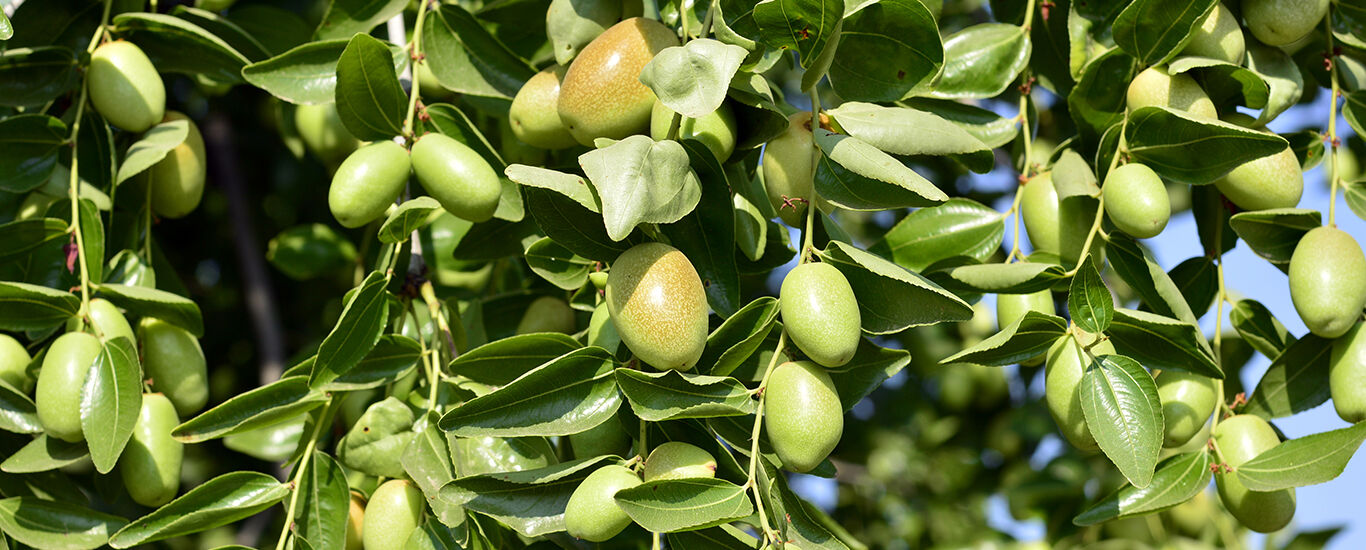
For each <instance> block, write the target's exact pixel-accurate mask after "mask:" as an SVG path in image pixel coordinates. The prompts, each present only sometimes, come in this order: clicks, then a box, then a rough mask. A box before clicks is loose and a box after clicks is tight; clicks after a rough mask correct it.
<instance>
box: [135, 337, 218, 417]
mask: <svg viewBox="0 0 1366 550" xmlns="http://www.w3.org/2000/svg"><path fill="white" fill-rule="evenodd" d="M138 337H139V340H141V341H142V371H143V375H144V376H145V377H147V378H150V379H152V389H153V390H155V391H159V392H161V393H164V394H166V398H167V399H170V400H171V403H174V404H175V410H176V412H177V413H179V414H180V415H181V416H184V417H189V416H191V415H193V414H194V413H196V412H199V410H200V409H202V408H204V404H205V403H207V402H208V401H209V383H208V378H209V376H208V368H207V366H206V365H205V361H204V351H203V350H202V349H200V348H199V340H197V339H196V338H195V337H194V335H193V334H190V332H189V331H187V330H185V329H183V328H180V327H177V326H175V325H172V324H170V323H167V322H165V321H162V320H160V319H154V318H152V317H144V318H143V319H142V322H141V323H139V324H138Z"/></svg>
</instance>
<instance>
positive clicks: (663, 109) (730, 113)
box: [650, 100, 809, 163]
mask: <svg viewBox="0 0 1366 550" xmlns="http://www.w3.org/2000/svg"><path fill="white" fill-rule="evenodd" d="M808 116H809V115H808ZM673 120H674V111H673V109H670V108H669V106H668V105H665V104H664V102H662V101H659V100H655V106H654V109H653V110H652V111H651V113H650V137H651V138H654V140H655V141H660V140H663V139H668V137H669V127H670V126H672V125H673ZM735 136H736V127H735V111H734V110H733V109H731V107H730V104H729V103H722V104H721V107H720V108H718V109H716V110H715V111H712V112H711V113H709V114H707V116H704V117H702V118H688V117H679V122H678V141H683V140H685V139H695V140H698V141H700V142H702V144H703V145H706V146H707V150H709V151H711V154H712V155H713V156H715V157H716V161H717V162H721V163H724V162H726V159H729V158H730V154H731V153H732V152H734V151H735Z"/></svg>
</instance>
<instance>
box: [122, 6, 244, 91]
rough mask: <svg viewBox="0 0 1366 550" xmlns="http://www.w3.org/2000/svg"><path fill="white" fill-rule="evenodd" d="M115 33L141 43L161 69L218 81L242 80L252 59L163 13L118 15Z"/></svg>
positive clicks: (197, 27)
mask: <svg viewBox="0 0 1366 550" xmlns="http://www.w3.org/2000/svg"><path fill="white" fill-rule="evenodd" d="M113 32H114V33H115V34H118V35H119V36H122V37H124V38H127V39H128V40H129V41H131V42H133V43H134V44H137V46H138V47H139V48H142V51H143V52H144V53H146V54H147V57H148V58H150V59H151V60H152V63H153V64H154V65H156V68H157V71H160V72H170V73H182V74H187V75H200V74H202V75H204V76H206V77H208V78H210V79H212V80H214V81H216V82H223V83H228V84H235V83H238V82H241V81H242V67H244V66H246V64H247V63H249V62H250V60H248V59H247V57H246V56H244V55H242V54H241V52H238V51H237V50H236V49H235V48H233V47H232V46H230V45H228V43H227V42H224V41H223V39H222V38H219V37H217V36H215V35H214V34H213V33H211V32H209V31H207V30H205V29H204V28H203V27H200V26H199V25H196V24H194V23H191V22H189V21H186V20H184V19H181V18H179V17H173V16H170V15H165V14H160V13H125V14H121V15H118V16H115V17H114V20H113Z"/></svg>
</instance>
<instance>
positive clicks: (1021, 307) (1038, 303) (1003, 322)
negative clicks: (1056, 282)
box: [996, 290, 1057, 330]
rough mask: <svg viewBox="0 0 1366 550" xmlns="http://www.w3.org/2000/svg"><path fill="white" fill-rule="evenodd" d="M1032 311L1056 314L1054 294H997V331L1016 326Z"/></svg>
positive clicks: (1043, 292)
mask: <svg viewBox="0 0 1366 550" xmlns="http://www.w3.org/2000/svg"><path fill="white" fill-rule="evenodd" d="M1031 311H1037V312H1039V313H1047V314H1049V315H1053V314H1054V313H1056V311H1057V310H1056V309H1054V305H1053V293H1052V292H1051V291H1049V290H1040V291H1038V292H1031V293H1029V294H997V295H996V329H997V330H1000V329H1003V328H1006V327H1008V326H1010V325H1012V324H1014V323H1015V321H1019V320H1020V319H1023V318H1024V316H1025V314H1026V313H1029V312H1031Z"/></svg>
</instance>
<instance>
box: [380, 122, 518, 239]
mask: <svg viewBox="0 0 1366 550" xmlns="http://www.w3.org/2000/svg"><path fill="white" fill-rule="evenodd" d="M400 149H401V148H400ZM412 164H413V172H414V173H416V174H417V181H418V183H420V184H422V188H423V189H426V190H427V193H428V194H430V195H431V196H432V197H433V198H435V199H436V200H437V202H440V203H441V207H442V208H445V209H446V211H447V212H450V213H452V214H455V215H456V216H459V217H461V218H464V219H467V220H469V221H472V222H482V221H486V220H488V219H489V218H492V217H493V212H494V211H495V210H497V209H498V198H499V196H500V195H501V193H502V191H503V187H502V184H501V183H499V181H498V173H497V172H494V171H493V167H492V166H489V163H488V161H486V160H484V157H482V156H480V155H479V153H477V152H475V150H474V149H471V148H470V147H469V146H468V145H465V144H463V143H460V142H459V141H456V140H455V139H452V138H451V137H450V136H447V135H444V134H427V135H424V136H422V138H421V139H419V140H417V143H415V144H413V155H412ZM404 179H406V177H405V178H404Z"/></svg>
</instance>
